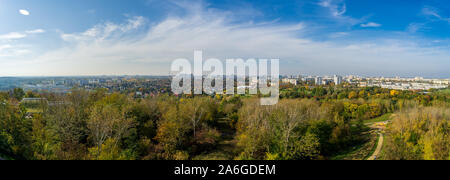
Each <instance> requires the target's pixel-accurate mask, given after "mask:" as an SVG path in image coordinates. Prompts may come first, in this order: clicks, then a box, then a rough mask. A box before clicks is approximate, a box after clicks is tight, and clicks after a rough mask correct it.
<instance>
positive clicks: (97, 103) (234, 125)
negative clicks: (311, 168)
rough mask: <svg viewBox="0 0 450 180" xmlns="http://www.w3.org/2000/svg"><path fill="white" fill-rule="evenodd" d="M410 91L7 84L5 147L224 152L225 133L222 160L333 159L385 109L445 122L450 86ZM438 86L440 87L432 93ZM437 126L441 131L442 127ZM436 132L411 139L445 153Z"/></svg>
mask: <svg viewBox="0 0 450 180" xmlns="http://www.w3.org/2000/svg"><path fill="white" fill-rule="evenodd" d="M361 90H363V91H364V92H365V93H361V91H358V93H357V94H360V95H362V94H367V95H369V94H371V93H374V92H376V91H386V90H377V89H375V90H373V91H371V90H367V89H361ZM315 91H316V92H317V91H321V90H315ZM333 91H334V92H336V93H337V92H346V91H347V90H346V89H337V88H336V89H334V90H333ZM352 91H356V90H355V89H352V90H351V91H350V92H352ZM334 92H333V93H332V94H335V93H334ZM327 93H328V91H327ZM403 93H404V92H399V93H395V92H394V93H393V92H392V91H389V94H388V95H389V97H390V98H385V97H377V96H372V95H370V96H368V97H364V98H360V96H358V98H342V99H339V98H336V99H332V98H328V99H324V98H318V99H317V98H296V99H290V98H284V99H282V100H281V101H280V102H279V103H278V104H277V105H275V106H260V105H259V101H258V100H259V99H258V98H256V97H240V96H220V95H217V96H214V97H210V96H195V97H190V96H182V97H176V96H169V95H158V96H156V97H149V98H146V99H136V98H135V96H134V95H133V94H130V95H128V94H120V93H112V94H111V93H108V92H107V91H105V90H97V91H94V92H88V91H83V90H74V91H72V93H70V94H65V95H58V94H52V93H39V94H38V93H33V92H26V93H25V92H23V91H21V90H20V89H16V90H14V91H11V92H3V93H0V155H4V156H8V157H11V158H14V159H38V160H51V159H68V160H72V159H82V160H85V159H86V160H87V159H94V160H110V159H117V160H135V159H139V160H141V159H142V160H186V159H204V158H203V156H205V155H208V154H210V153H211V152H217V151H221V149H222V148H223V144H224V142H227V143H229V144H228V145H231V146H232V148H231V149H232V150H233V151H232V152H231V153H227V155H226V156H221V158H224V159H243V160H252V159H268V160H274V159H277V160H283V159H291V160H296V159H298V160H313V159H328V158H329V157H331V156H333V155H335V154H337V153H339V152H341V151H345V150H347V149H349V148H351V147H353V146H356V145H358V144H361V143H363V141H365V138H364V132H365V131H366V130H367V129H366V128H367V127H365V125H364V124H363V120H367V119H371V118H375V117H379V116H381V115H383V114H385V113H393V112H396V114H398V113H397V112H402V113H403V112H405V113H408V112H412V111H414V109H421V108H422V109H423V108H424V107H427V108H429V107H430V108H431V107H432V108H440V109H441V110H440V111H437V112H436V113H434V114H435V115H436V116H428V115H426V116H425V115H423V116H422V115H420V117H423V118H424V119H427V120H428V121H430V122H434V120H431V119H430V118H431V117H432V118H435V119H436V121H438V122H441V121H439V120H442V119H444V120H447V121H448V119H449V117H448V107H449V105H448V104H449V102H448V99H449V97H448V94H440V93H433V94H430V95H428V96H430V97H431V98H430V101H429V102H428V103H426V104H423V103H422V102H421V101H420V100H419V99H417V97H420V96H421V94H418V95H414V96H415V97H411V98H403V97H402V96H401V94H403ZM408 93H409V92H406V93H404V94H408ZM337 94H339V93H337ZM416 94H417V93H416ZM435 94H438V95H436V97H434V96H435ZM23 97H42V98H46V99H47V100H48V101H49V102H58V103H48V104H47V103H41V104H39V105H38V106H36V105H29V104H23V103H20V100H21V98H23ZM427 108H424V109H427ZM30 109H33V112H30ZM410 109H413V110H410ZM433 112H434V111H433ZM439 114H441V115H439ZM438 115H439V116H438ZM396 117H402V116H401V115H399V116H396ZM428 117H430V118H428ZM394 122H396V121H394ZM401 124H403V123H401ZM428 124H430V123H428ZM428 124H427V125H428ZM431 124H432V123H431ZM411 126H412V127H416V125H411ZM394 127H397V125H396V124H395V123H393V125H392V128H393V129H392V133H391V134H392V135H395V134H396V132H397V131H394V130H395V129H394ZM399 127H401V128H404V127H405V126H399ZM430 127H440V128H443V127H446V128H447V130H441V129H440V130H438V131H432V132H428V131H429V129H430V128H429V127H428V126H427V129H426V131H425V130H423V131H418V132H421V133H423V132H426V133H424V134H427V133H429V134H431V135H433V138H437V137H442V138H444V139H445V138H447V140H448V124H440V125H439V126H434V125H433V126H430ZM412 129H414V128H412ZM408 130H409V129H408ZM399 131H400V132H401V133H403V132H405V131H406V130H405V131H404V130H403V129H401V130H399ZM414 132H415V133H414V137H416V135H415V134H417V133H416V131H414ZM439 133H441V134H442V136H435V135H436V134H439ZM431 135H423V136H420V137H421V138H419V139H416V140H417V141H415V142H414V143H413V144H414V146H415V145H417V146H420V147H423V148H422V150H423V151H421V152H423V154H428V155H426V156H425V155H423V156H421V157H423V158H429V157H433V158H435V159H439V158H441V157H443V156H444V155H441V154H443V153H442V152H445V151H447V152H448V149H439V153H438V155H434V154H435V152H436V153H437V150H435V149H436V147H440V146H439V143H443V142H441V141H438V140H436V141H434V140H430V141H428V140H427V141H426V142H427V143H428V144H426V143H425V140H421V139H422V137H423V138H424V139H426V138H425V137H428V136H431ZM400 137H401V138H397V139H400V140H397V139H395V138H392V139H393V141H392V143H390V144H389V146H390V148H397V150H396V151H392V152H398V153H400V154H402V155H398V156H397V155H396V154H389V155H387V157H389V158H392V159H395V158H394V157H397V158H400V159H402V158H405V159H413V158H411V157H413V156H406V155H405V156H403V154H407V153H405V152H410V149H409V146H406V147H408V148H406V149H402V148H401V147H403V146H404V144H408V143H410V141H411V140H410V138H409V136H408V138H405V137H406V136H405V135H404V134H402V136H400ZM402 138H403V139H402ZM394 140H395V141H394ZM422 142H423V143H422ZM445 142H446V143H448V141H445ZM402 143H404V144H402ZM421 143H422V144H423V145H421ZM430 144H431V145H430ZM430 147H431V149H432V152H433V153H431V154H433V155H432V156H431V155H429V154H430V153H429V152H430ZM433 148H434V149H433ZM414 152H416V151H414ZM391 156H392V157H391ZM414 157H416V156H414ZM417 157H420V156H417ZM213 159H214V158H213Z"/></svg>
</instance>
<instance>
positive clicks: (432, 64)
mask: <svg viewBox="0 0 450 180" xmlns="http://www.w3.org/2000/svg"><path fill="white" fill-rule="evenodd" d="M179 6H180V7H181V8H183V9H184V10H185V11H186V12H187V13H186V14H183V15H169V16H168V17H167V18H166V19H163V20H162V21H159V22H150V21H149V20H146V19H145V18H143V17H139V16H136V17H127V18H126V19H125V20H124V21H123V22H122V23H120V22H116V23H113V22H106V23H100V24H98V25H95V26H93V27H91V28H88V29H86V30H85V31H82V32H78V33H62V34H61V39H62V40H63V41H64V43H63V44H64V45H63V46H62V47H61V48H58V49H54V50H51V51H48V52H47V53H44V54H41V55H39V56H37V57H32V58H22V59H20V60H16V61H1V58H0V67H2V68H3V70H2V72H1V73H2V74H10V75H11V74H12V75H14V74H17V73H21V75H119V74H130V75H135V74H160V75H167V74H168V73H169V69H170V63H171V62H172V61H173V60H174V59H177V58H187V59H192V56H193V51H194V50H203V51H204V55H205V59H207V58H210V57H214V58H219V59H222V60H224V59H227V58H279V59H281V64H280V67H281V72H282V73H297V74H298V73H307V74H344V73H348V72H352V73H355V74H362V75H365V74H366V75H381V74H383V75H391V74H408V73H411V72H415V73H416V74H412V75H420V74H423V73H440V74H444V75H449V76H450V74H449V72H448V70H447V69H446V67H449V66H450V64H449V63H450V62H449V61H448V57H450V52H449V51H448V50H447V49H440V48H435V47H423V46H421V45H420V43H419V42H415V41H414V40H409V39H370V40H363V39H361V40H360V39H358V40H357V41H351V40H346V38H339V39H334V40H321V41H318V40H317V41H316V40H313V39H310V38H307V35H308V34H310V31H315V28H314V27H311V26H312V25H309V24H305V23H302V22H294V23H285V22H284V23H277V22H270V23H264V22H260V23H256V24H255V23H253V22H242V21H237V20H236V19H234V18H236V17H234V16H232V15H230V13H228V12H221V11H217V10H214V11H213V10H210V9H208V7H207V6H206V5H198V4H195V5H192V7H191V5H190V4H189V3H187V4H180V5H179ZM340 12H343V11H342V10H341V11H340ZM338 14H339V13H338ZM338 14H336V15H338ZM236 22H239V23H236ZM358 25H359V24H358ZM346 35H349V33H348V32H340V33H336V37H339V36H340V37H342V36H346ZM24 53H25V52H24ZM0 56H1V55H0ZM8 59H9V58H8ZM17 67H20V69H18V68H17Z"/></svg>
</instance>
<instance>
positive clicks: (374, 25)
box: [361, 22, 381, 27]
mask: <svg viewBox="0 0 450 180" xmlns="http://www.w3.org/2000/svg"><path fill="white" fill-rule="evenodd" d="M361 27H381V24H378V23H374V22H368V23H366V24H361Z"/></svg>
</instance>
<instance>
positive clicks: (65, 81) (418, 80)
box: [0, 75, 450, 97]
mask: <svg viewBox="0 0 450 180" xmlns="http://www.w3.org/2000/svg"><path fill="white" fill-rule="evenodd" d="M301 83H304V84H307V85H313V86H327V85H343V84H345V85H353V86H358V87H381V88H385V89H395V90H430V89H445V88H448V87H449V85H450V79H427V78H423V77H414V78H402V77H362V76H357V75H347V76H339V75H332V76H311V75H284V76H281V84H291V85H299V84H301ZM170 85H171V77H170V76H90V77H3V78H0V90H3V91H4V90H11V89H14V88H22V89H24V90H25V91H35V92H45V91H47V92H53V93H68V92H70V91H71V90H72V89H73V88H82V89H85V90H95V89H99V88H104V89H107V90H109V91H111V92H115V91H120V92H126V93H127V92H128V93H135V94H136V96H142V97H146V96H150V95H154V94H158V93H167V92H169V91H170Z"/></svg>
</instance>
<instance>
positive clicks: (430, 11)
mask: <svg viewBox="0 0 450 180" xmlns="http://www.w3.org/2000/svg"><path fill="white" fill-rule="evenodd" d="M422 13H423V14H424V15H426V16H429V17H432V18H435V19H437V20H440V21H446V22H448V23H450V18H447V17H443V16H441V15H440V14H439V10H438V9H437V8H434V7H431V6H425V7H424V8H423V9H422Z"/></svg>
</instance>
